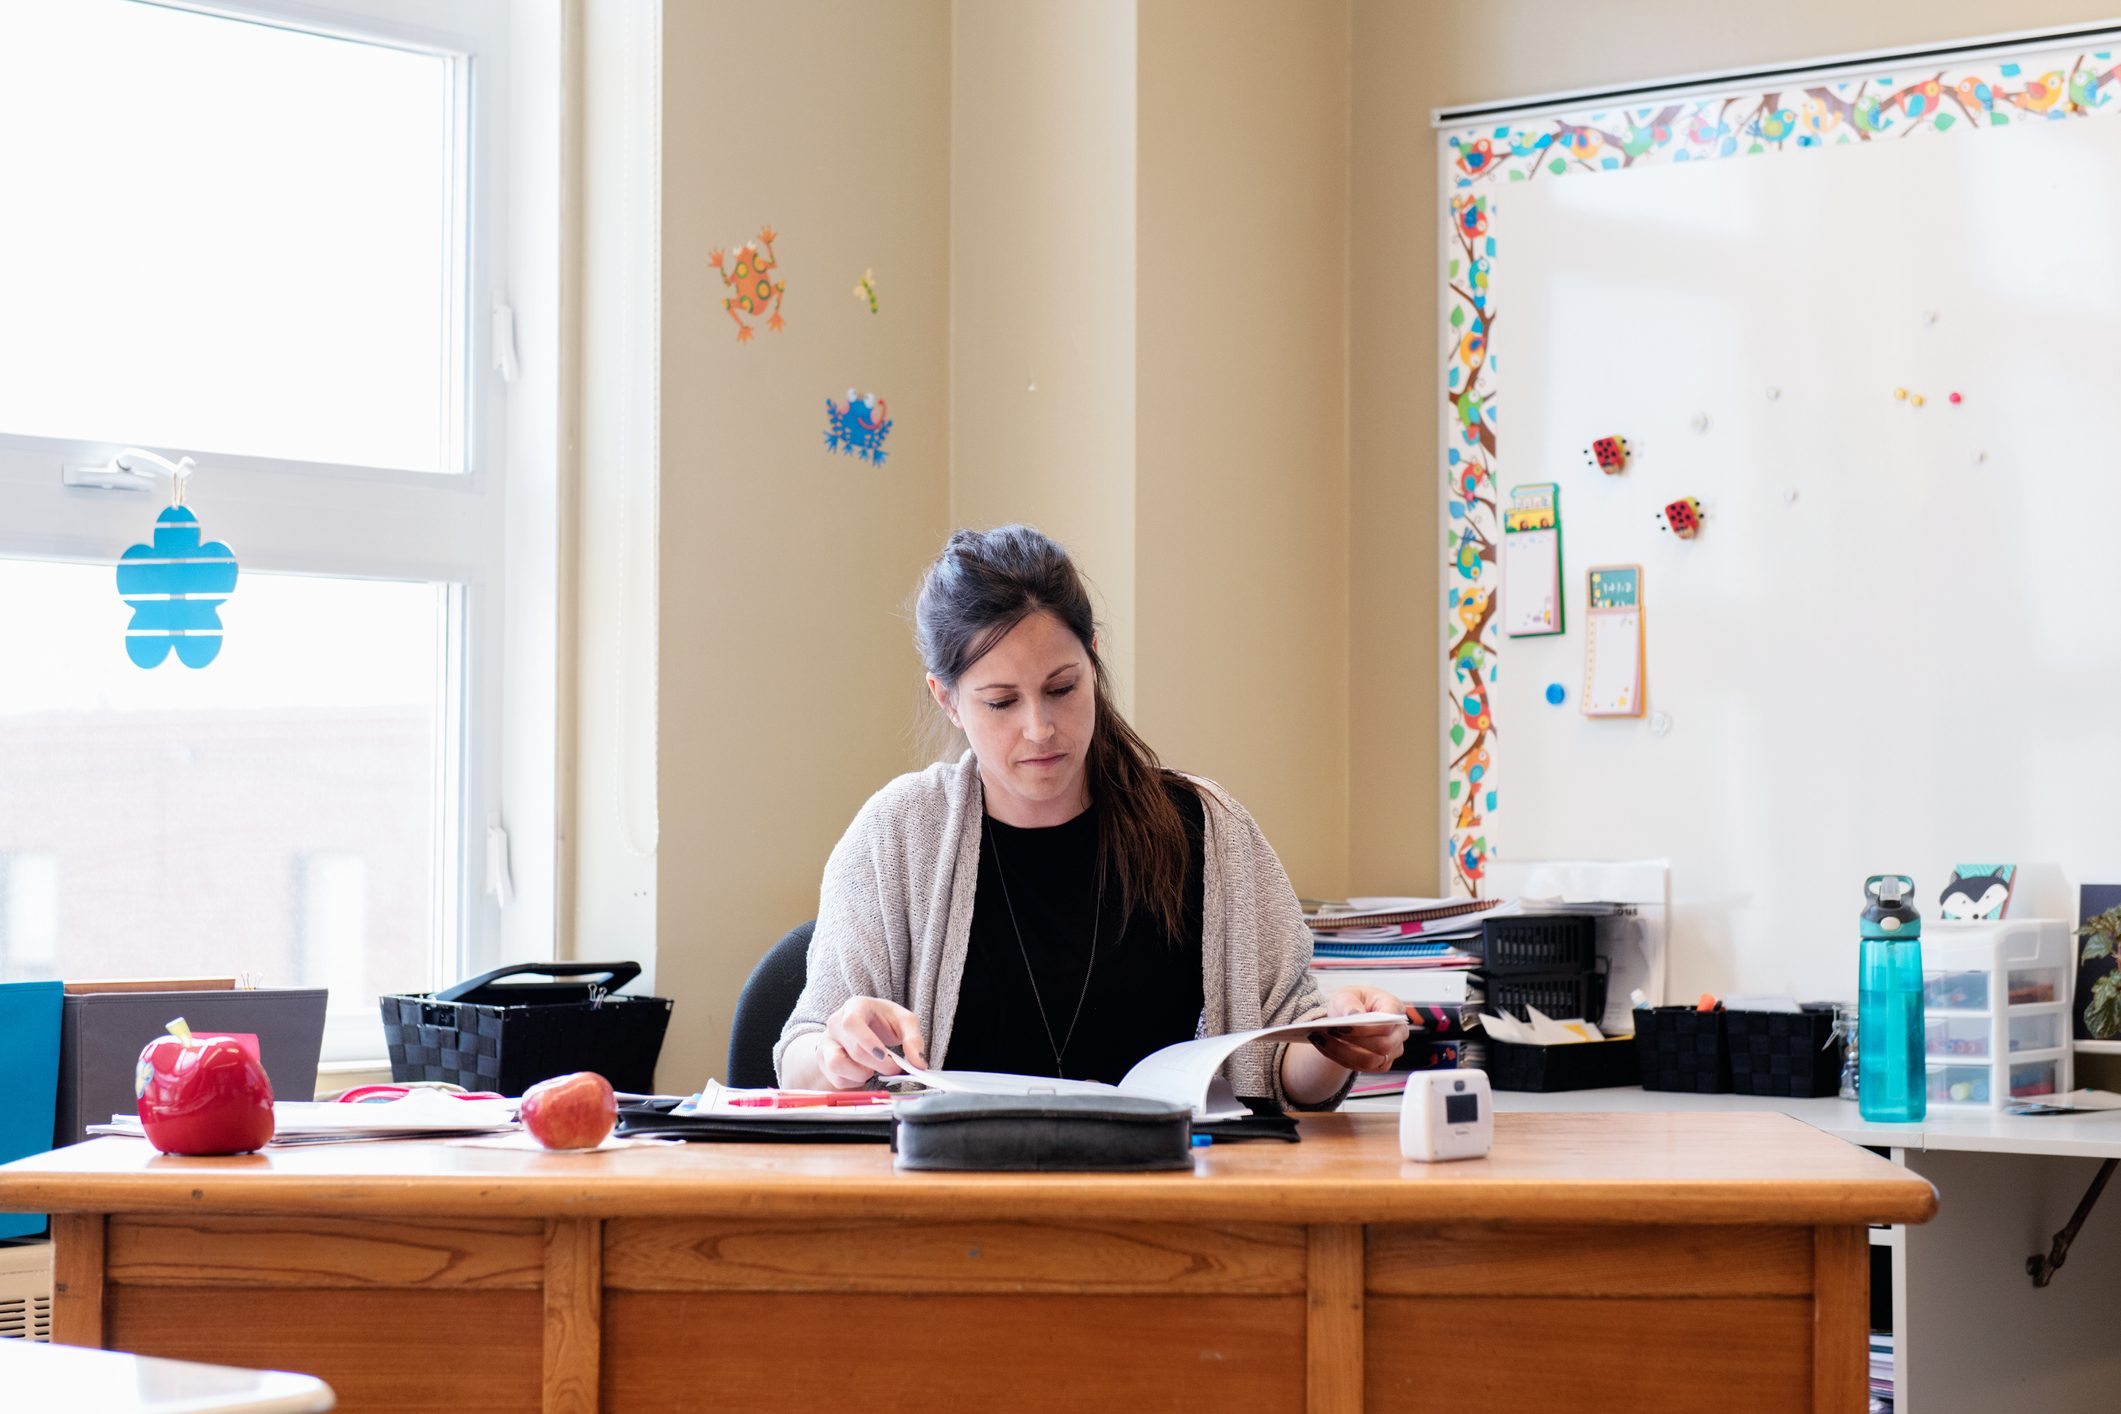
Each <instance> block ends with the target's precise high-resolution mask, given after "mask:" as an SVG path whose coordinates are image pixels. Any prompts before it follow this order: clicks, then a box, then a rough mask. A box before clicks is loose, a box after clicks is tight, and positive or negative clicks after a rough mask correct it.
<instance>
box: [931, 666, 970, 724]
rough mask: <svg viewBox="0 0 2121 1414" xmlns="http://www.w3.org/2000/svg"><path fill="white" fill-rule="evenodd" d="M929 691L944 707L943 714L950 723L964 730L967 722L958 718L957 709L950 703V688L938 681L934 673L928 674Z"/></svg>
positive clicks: (940, 705)
mask: <svg viewBox="0 0 2121 1414" xmlns="http://www.w3.org/2000/svg"><path fill="white" fill-rule="evenodd" d="M928 692H929V695H930V696H932V697H934V698H935V705H936V706H938V707H940V708H942V709H943V715H944V716H946V717H948V718H949V719H950V725H951V726H953V727H956V728H957V729H958V730H959V731H963V730H964V729H965V724H964V723H963V722H960V721H959V720H958V719H957V709H956V708H954V707H952V706H951V705H950V689H948V688H946V687H944V686H943V685H942V684H941V683H940V682H938V681H936V677H935V674H934V673H930V674H928Z"/></svg>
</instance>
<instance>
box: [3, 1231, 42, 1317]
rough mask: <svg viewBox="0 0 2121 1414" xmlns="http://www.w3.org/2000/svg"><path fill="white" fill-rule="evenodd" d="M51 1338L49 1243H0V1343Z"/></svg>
mask: <svg viewBox="0 0 2121 1414" xmlns="http://www.w3.org/2000/svg"><path fill="white" fill-rule="evenodd" d="M51 1338H52V1245H51V1243H50V1242H45V1241H38V1242H11V1243H0V1340H50V1339H51Z"/></svg>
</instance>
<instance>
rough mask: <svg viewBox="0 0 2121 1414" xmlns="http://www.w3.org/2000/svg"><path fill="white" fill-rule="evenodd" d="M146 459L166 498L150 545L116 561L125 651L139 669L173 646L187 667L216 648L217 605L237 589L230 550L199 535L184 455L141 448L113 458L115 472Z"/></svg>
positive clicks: (140, 472) (137, 470)
mask: <svg viewBox="0 0 2121 1414" xmlns="http://www.w3.org/2000/svg"><path fill="white" fill-rule="evenodd" d="M141 463H146V464H147V465H150V466H152V467H155V468H157V469H158V470H160V471H161V472H162V473H163V474H164V475H166V476H168V477H169V505H168V506H166V507H164V508H163V511H162V513H161V514H160V515H158V516H156V517H155V533H154V540H153V543H152V544H147V545H131V546H128V547H127V548H126V551H125V554H124V555H123V556H121V557H120V558H119V560H118V593H119V595H120V596H121V597H122V598H123V599H124V600H125V602H126V603H127V604H128V605H130V606H131V607H132V611H133V617H132V622H131V623H130V624H129V625H127V626H126V630H125V653H126V656H127V657H129V658H131V659H132V660H133V662H134V663H135V664H137V665H138V666H140V667H143V668H154V667H159V666H161V664H162V663H163V661H164V660H165V659H167V658H168V657H169V655H170V654H171V653H175V654H176V655H177V661H178V662H180V663H182V664H183V665H184V666H185V667H187V668H203V667H205V666H206V665H207V664H208V663H211V662H212V661H213V660H214V659H215V658H216V657H217V656H219V654H220V652H221V605H222V604H224V603H226V602H227V600H228V596H229V595H230V594H232V593H234V592H235V588H236V556H235V552H234V551H232V550H230V549H229V548H228V546H226V545H224V544H222V543H221V542H220V541H218V540H208V541H205V542H204V543H201V541H200V538H199V537H200V529H199V518H198V517H197V516H195V515H193V514H192V512H191V508H190V507H189V506H187V505H185V504H184V483H185V482H186V481H188V480H189V479H190V478H191V474H192V472H193V471H194V470H196V467H195V465H194V463H193V462H192V459H191V458H190V457H182V458H180V459H178V460H177V461H174V462H172V461H170V460H169V459H168V458H167V457H161V456H157V455H156V454H155V453H153V452H149V451H144V450H142V449H141V448H139V447H127V448H126V449H125V450H124V451H122V452H120V453H118V455H117V456H116V457H114V458H112V461H111V467H112V469H113V470H115V471H119V472H123V473H126V474H128V475H131V476H147V475H150V474H151V473H150V472H148V471H146V470H144V469H142V467H141V466H140V464H141Z"/></svg>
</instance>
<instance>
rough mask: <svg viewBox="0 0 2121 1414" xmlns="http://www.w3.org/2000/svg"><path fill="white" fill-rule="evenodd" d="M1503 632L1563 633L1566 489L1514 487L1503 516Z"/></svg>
mask: <svg viewBox="0 0 2121 1414" xmlns="http://www.w3.org/2000/svg"><path fill="white" fill-rule="evenodd" d="M1502 622H1503V628H1502V631H1503V632H1504V633H1506V634H1508V635H1509V636H1510V637H1511V638H1532V637H1536V636H1539V635H1541V634H1553V633H1560V632H1562V631H1563V627H1564V626H1563V622H1562V605H1561V487H1560V486H1558V485H1556V484H1554V483H1553V482H1551V481H1548V482H1542V483H1539V484H1537V485H1532V486H1513V487H1511V488H1510V504H1509V507H1508V509H1506V510H1505V511H1504V512H1503V517H1502Z"/></svg>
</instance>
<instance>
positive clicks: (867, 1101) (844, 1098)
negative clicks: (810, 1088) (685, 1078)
mask: <svg viewBox="0 0 2121 1414" xmlns="http://www.w3.org/2000/svg"><path fill="white" fill-rule="evenodd" d="M729 1103H730V1104H731V1105H732V1106H739V1105H740V1106H743V1107H744V1108H746V1109H764V1110H792V1109H799V1108H806V1107H814V1106H821V1105H887V1104H889V1103H891V1092H890V1091H889V1090H835V1091H833V1092H832V1093H830V1094H826V1095H731V1096H730V1097H729Z"/></svg>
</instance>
